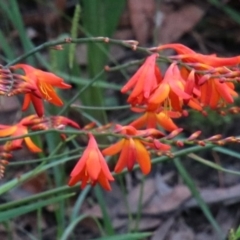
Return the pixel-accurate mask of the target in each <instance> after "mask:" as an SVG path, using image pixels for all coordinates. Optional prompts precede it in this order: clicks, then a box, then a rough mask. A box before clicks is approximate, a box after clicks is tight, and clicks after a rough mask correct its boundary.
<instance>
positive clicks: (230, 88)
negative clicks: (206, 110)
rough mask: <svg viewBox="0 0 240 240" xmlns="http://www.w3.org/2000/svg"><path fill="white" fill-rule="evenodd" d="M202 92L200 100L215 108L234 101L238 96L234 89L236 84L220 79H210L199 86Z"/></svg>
mask: <svg viewBox="0 0 240 240" xmlns="http://www.w3.org/2000/svg"><path fill="white" fill-rule="evenodd" d="M199 90H200V92H201V96H200V101H201V102H202V103H203V104H204V105H205V106H210V107H211V108H213V109H215V108H217V107H218V105H219V104H220V105H225V104H226V103H229V104H231V103H233V102H234V100H233V97H237V96H238V94H237V92H235V91H234V85H233V83H231V82H225V83H221V82H220V81H219V80H218V79H209V80H208V81H207V82H205V83H204V84H203V85H201V86H200V87H199Z"/></svg>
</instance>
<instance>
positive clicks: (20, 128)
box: [0, 115, 42, 153]
mask: <svg viewBox="0 0 240 240" xmlns="http://www.w3.org/2000/svg"><path fill="white" fill-rule="evenodd" d="M34 117H35V115H31V116H28V117H26V118H23V119H22V120H21V121H20V122H19V123H17V124H15V125H13V126H9V125H0V137H7V136H11V137H18V136H22V135H26V134H28V128H27V126H26V125H25V124H26V123H27V122H29V121H31V119H33V118H34ZM23 140H24V142H25V143H26V145H27V147H28V148H29V150H30V151H31V152H35V153H37V152H41V151H42V150H41V149H40V148H39V147H38V146H37V145H35V143H34V142H33V141H32V140H31V138H30V137H24V138H19V139H15V140H12V141H10V143H11V144H10V145H11V146H12V148H16V149H17V148H21V147H22V142H23Z"/></svg>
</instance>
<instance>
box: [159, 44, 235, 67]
mask: <svg viewBox="0 0 240 240" xmlns="http://www.w3.org/2000/svg"><path fill="white" fill-rule="evenodd" d="M166 48H172V49H174V50H175V51H176V52H177V53H178V54H180V55H179V57H178V58H179V59H181V60H182V61H183V62H188V63H189V62H191V63H204V64H206V65H209V66H211V67H222V66H234V65H237V64H239V63H240V56H236V57H229V58H222V57H217V56H216V54H210V55H204V54H201V53H196V52H195V51H193V50H192V49H190V48H188V47H187V46H184V45H182V44H179V43H171V44H164V45H161V46H159V47H158V50H163V49H166Z"/></svg>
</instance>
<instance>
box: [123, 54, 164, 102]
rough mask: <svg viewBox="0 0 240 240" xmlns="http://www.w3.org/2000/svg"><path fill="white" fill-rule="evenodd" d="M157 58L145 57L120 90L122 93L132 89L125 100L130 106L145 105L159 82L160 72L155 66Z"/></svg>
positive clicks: (156, 55)
mask: <svg viewBox="0 0 240 240" xmlns="http://www.w3.org/2000/svg"><path fill="white" fill-rule="evenodd" d="M157 57H158V54H152V55H151V56H149V57H147V59H146V60H145V62H144V63H143V65H142V66H141V67H140V68H139V69H138V70H137V72H136V73H135V74H134V75H133V76H132V78H131V79H130V80H129V81H128V82H127V84H125V86H123V88H122V89H121V92H122V93H126V92H127V91H129V90H130V89H133V90H132V92H131V94H130V95H129V97H128V100H127V101H128V102H129V103H131V104H132V105H136V104H143V103H145V102H146V100H147V99H148V98H149V96H150V94H151V93H152V91H153V90H154V89H155V88H156V87H157V85H158V83H159V82H160V81H161V79H162V76H161V72H160V70H159V68H158V67H157V65H156V58H157Z"/></svg>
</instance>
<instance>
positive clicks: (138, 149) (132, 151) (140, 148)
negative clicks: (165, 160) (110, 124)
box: [102, 126, 151, 174]
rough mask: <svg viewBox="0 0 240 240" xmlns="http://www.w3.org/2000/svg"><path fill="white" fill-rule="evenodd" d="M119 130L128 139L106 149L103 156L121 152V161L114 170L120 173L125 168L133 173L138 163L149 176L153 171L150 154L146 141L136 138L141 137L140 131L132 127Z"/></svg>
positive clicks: (120, 127) (119, 160)
mask: <svg viewBox="0 0 240 240" xmlns="http://www.w3.org/2000/svg"><path fill="white" fill-rule="evenodd" d="M118 128H119V131H120V133H121V134H125V135H126V137H125V138H123V139H121V140H120V141H119V142H117V143H115V144H113V145H111V146H109V147H107V148H105V149H104V150H103V151H102V153H103V155H115V154H117V153H119V152H120V155H119V159H118V161H117V164H116V166H115V168H114V171H115V172H116V173H120V172H121V171H122V170H123V169H124V168H125V167H127V168H128V170H129V171H131V170H132V169H133V166H134V164H135V161H136V162H138V164H139V166H140V169H141V171H142V172H143V173H144V174H148V173H149V172H150V171H151V159H150V154H149V152H148V151H147V149H146V147H145V145H144V141H142V140H141V139H140V138H139V139H138V138H134V137H136V136H141V134H142V133H139V132H138V130H136V129H135V128H134V127H132V126H124V127H122V126H118Z"/></svg>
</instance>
